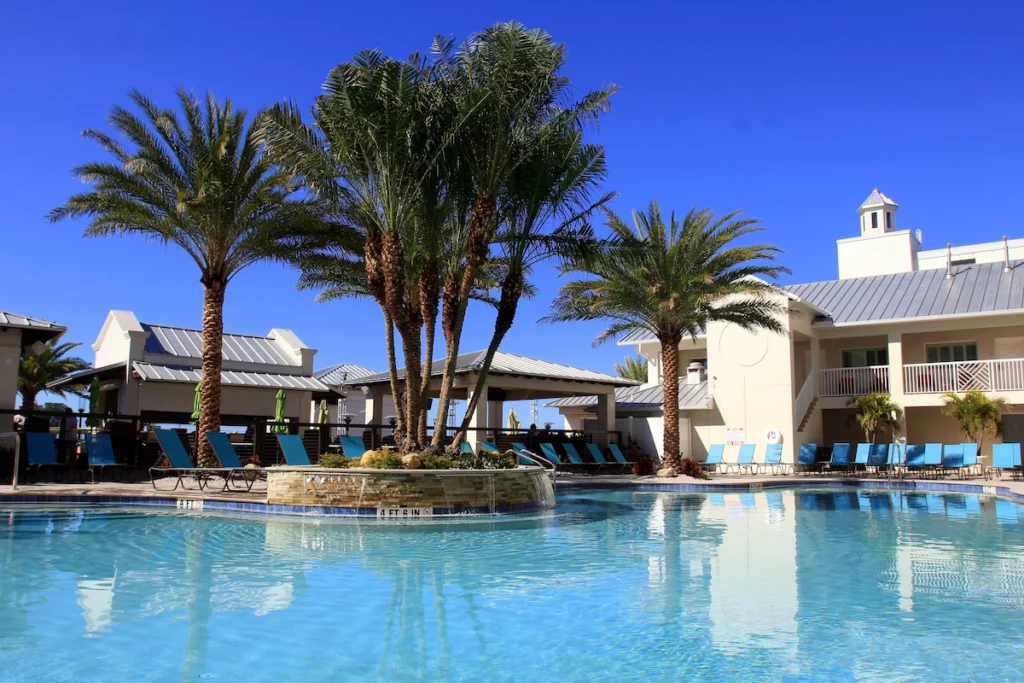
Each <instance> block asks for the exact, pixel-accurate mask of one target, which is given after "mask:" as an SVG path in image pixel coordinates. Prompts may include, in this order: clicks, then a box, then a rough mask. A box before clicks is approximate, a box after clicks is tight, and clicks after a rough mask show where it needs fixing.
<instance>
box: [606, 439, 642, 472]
mask: <svg viewBox="0 0 1024 683" xmlns="http://www.w3.org/2000/svg"><path fill="white" fill-rule="evenodd" d="M608 452H609V453H611V454H612V457H613V458H615V462H617V463H619V464H620V465H629V466H630V467H632V466H633V465H635V464H636V463H633V462H630V461H629V460H626V456H624V455H623V454H622V449H620V448H619V444H617V443H610V444H608Z"/></svg>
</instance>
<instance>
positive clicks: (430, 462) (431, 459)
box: [420, 451, 455, 470]
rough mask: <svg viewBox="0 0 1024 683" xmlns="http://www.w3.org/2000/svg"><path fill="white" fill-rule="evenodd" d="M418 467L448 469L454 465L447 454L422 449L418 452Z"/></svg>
mask: <svg viewBox="0 0 1024 683" xmlns="http://www.w3.org/2000/svg"><path fill="white" fill-rule="evenodd" d="M420 467H421V468H422V469H425V470H450V469H452V468H454V467H455V462H454V461H452V459H451V458H449V457H448V456H447V455H438V454H437V453H436V452H428V451H423V452H422V453H420Z"/></svg>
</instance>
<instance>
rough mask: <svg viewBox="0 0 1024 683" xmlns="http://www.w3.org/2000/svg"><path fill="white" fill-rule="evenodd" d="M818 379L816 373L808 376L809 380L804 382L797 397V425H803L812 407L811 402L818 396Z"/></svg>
mask: <svg viewBox="0 0 1024 683" xmlns="http://www.w3.org/2000/svg"><path fill="white" fill-rule="evenodd" d="M817 379H818V376H817V374H816V373H813V372H812V373H811V374H809V375H807V379H806V380H804V385H803V386H802V387H801V388H800V393H799V394H797V395H796V419H797V423H802V422H803V419H804V418H805V417H806V416H807V411H808V409H810V407H811V402H812V401H814V397H815V396H816V395H817V393H818V392H817V382H816V381H815V380H817Z"/></svg>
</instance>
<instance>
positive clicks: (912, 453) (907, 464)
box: [903, 444, 927, 474]
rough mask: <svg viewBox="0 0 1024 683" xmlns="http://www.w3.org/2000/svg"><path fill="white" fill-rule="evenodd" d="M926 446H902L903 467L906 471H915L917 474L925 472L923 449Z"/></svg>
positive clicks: (924, 449)
mask: <svg viewBox="0 0 1024 683" xmlns="http://www.w3.org/2000/svg"><path fill="white" fill-rule="evenodd" d="M926 448H927V447H926V446H919V445H916V444H907V445H906V446H905V447H904V456H903V467H904V468H905V469H906V471H907V473H908V474H909V473H911V472H915V473H918V474H924V473H925V460H924V456H925V451H926Z"/></svg>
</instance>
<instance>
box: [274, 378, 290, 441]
mask: <svg viewBox="0 0 1024 683" xmlns="http://www.w3.org/2000/svg"><path fill="white" fill-rule="evenodd" d="M284 399H285V393H284V389H278V390H277V400H276V402H275V404H274V423H275V424H274V426H273V427H271V428H270V431H272V432H273V433H275V434H285V433H287V432H288V425H286V424H284V420H285V417H284Z"/></svg>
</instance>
